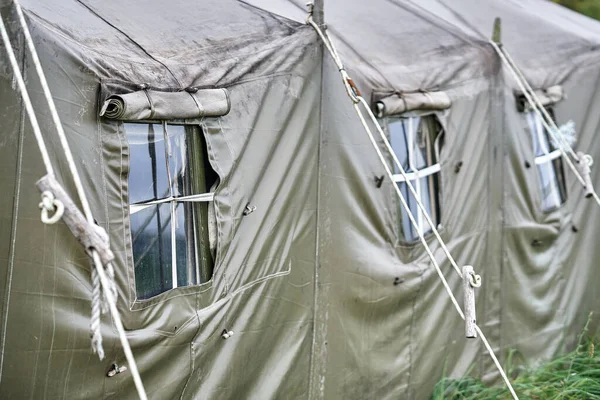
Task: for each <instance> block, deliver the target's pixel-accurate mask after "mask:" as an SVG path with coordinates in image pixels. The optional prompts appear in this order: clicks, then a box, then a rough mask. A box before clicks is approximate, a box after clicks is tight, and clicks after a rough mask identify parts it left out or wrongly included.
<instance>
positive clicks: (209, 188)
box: [120, 120, 220, 301]
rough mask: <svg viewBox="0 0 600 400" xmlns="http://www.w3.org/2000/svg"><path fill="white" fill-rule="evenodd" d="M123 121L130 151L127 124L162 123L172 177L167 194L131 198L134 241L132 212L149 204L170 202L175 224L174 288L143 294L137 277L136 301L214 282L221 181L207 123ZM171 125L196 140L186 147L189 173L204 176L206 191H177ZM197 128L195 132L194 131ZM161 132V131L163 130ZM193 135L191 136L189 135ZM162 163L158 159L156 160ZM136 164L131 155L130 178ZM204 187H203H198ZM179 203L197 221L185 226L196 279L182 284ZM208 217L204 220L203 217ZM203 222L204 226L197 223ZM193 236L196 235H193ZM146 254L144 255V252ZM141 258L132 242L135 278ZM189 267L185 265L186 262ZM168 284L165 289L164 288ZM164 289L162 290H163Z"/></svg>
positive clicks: (167, 168)
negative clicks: (216, 201)
mask: <svg viewBox="0 0 600 400" xmlns="http://www.w3.org/2000/svg"><path fill="white" fill-rule="evenodd" d="M120 124H121V126H122V129H123V131H124V134H125V139H126V140H127V145H128V147H129V148H130V154H131V144H130V139H129V137H128V133H127V125H130V124H136V125H145V126H150V125H154V126H155V127H159V128H160V129H162V140H164V143H165V144H164V151H165V160H164V161H165V163H164V164H163V165H162V169H163V172H165V173H166V175H167V181H168V186H169V189H168V192H167V193H166V197H159V196H160V195H159V194H157V195H156V198H155V199H153V200H147V201H139V202H136V203H131V200H129V201H128V209H129V212H128V218H129V219H130V222H129V226H130V229H129V232H130V235H131V240H132V245H133V239H134V232H133V230H132V226H131V216H132V215H133V214H135V213H137V212H139V211H142V210H144V209H147V208H149V207H152V206H160V205H166V204H169V205H170V207H169V210H170V211H169V215H170V217H169V221H168V223H170V224H171V238H170V242H171V287H170V288H164V287H163V285H160V286H159V287H157V288H156V290H155V291H151V294H149V295H148V296H144V297H140V293H139V292H138V282H137V279H134V282H135V288H136V289H135V296H136V301H139V300H141V301H148V300H152V299H154V298H156V297H157V296H161V295H164V294H166V293H169V292H171V291H172V290H174V289H177V288H188V287H199V286H202V285H204V284H206V283H208V282H210V281H211V280H212V277H213V272H214V256H213V254H212V253H213V251H212V246H211V234H210V230H211V220H210V219H211V217H212V218H214V217H215V213H214V210H212V212H211V209H210V208H211V206H212V207H214V203H213V202H214V197H215V191H216V188H217V186H218V184H219V182H220V177H219V175H218V174H217V172H216V171H215V169H214V168H213V167H212V165H210V162H209V153H208V144H207V142H206V135H205V127H204V126H203V125H202V124H201V123H198V122H197V121H194V122H187V121H179V120H159V121H154V120H150V121H146V120H139V121H138V120H136V121H120ZM168 126H182V127H183V128H184V135H185V136H186V139H187V138H188V137H190V138H191V140H192V144H191V145H190V147H189V148H187V149H186V158H187V162H188V163H190V165H189V167H188V168H189V170H188V173H190V174H193V175H194V176H196V178H200V176H201V181H202V183H199V184H198V186H201V185H203V186H204V188H205V191H204V192H202V193H194V194H190V195H182V196H179V195H176V194H175V193H174V190H175V188H174V184H173V182H174V179H177V176H176V175H175V176H174V175H173V173H172V172H173V171H171V165H170V164H171V161H170V157H172V155H171V154H170V151H171V149H172V144H171V141H172V139H173V138H172V137H170V136H169V129H168ZM192 132H194V133H192ZM159 135H160V134H159ZM188 135H189V136H188ZM199 150H200V151H201V152H202V156H201V157H192V155H196V154H198V151H199ZM201 163H204V165H202V166H199V164H201ZM156 165H157V166H158V163H157V164H156ZM132 167H133V164H132V160H131V156H130V159H129V175H128V182H129V176H130V175H131V170H132ZM207 168H210V170H208V169H207ZM194 170H196V171H197V172H193V171H194ZM211 172H212V173H213V174H214V178H215V179H214V182H211V183H209V182H207V175H208V174H209V173H211ZM194 176H190V178H189V179H190V180H195V178H194ZM188 182H189V184H190V185H194V182H190V181H188ZM154 184H156V182H155V183H154ZM183 184H184V185H186V182H185V181H184V182H183ZM128 190H129V191H130V190H131V188H130V185H129V184H128ZM190 190H191V191H192V192H194V191H195V190H194V189H193V188H191V189H190ZM198 190H199V191H200V189H198ZM130 193H131V192H129V193H128V198H129V199H131V195H130ZM202 204H206V209H205V210H200V207H201V206H202ZM179 205H183V213H184V219H186V218H188V214H189V213H190V211H191V218H190V220H191V221H192V224H193V225H194V226H193V227H191V229H189V230H188V229H185V244H186V250H185V251H186V254H187V256H186V258H187V257H189V255H190V254H191V253H189V252H190V251H193V253H194V257H193V259H194V261H193V262H194V264H195V265H194V268H195V273H194V277H195V279H194V282H193V283H189V284H186V285H179V283H178V272H179V270H180V267H181V266H180V265H178V263H177V262H178V261H177V249H176V245H177V238H176V232H177V224H176V223H172V222H171V221H177V212H178V210H177V209H178V207H179ZM132 207H135V208H136V209H134V210H133V212H132ZM191 207H193V209H192V210H189V209H190V208H191ZM159 214H160V211H157V213H156V216H157V218H158V217H159ZM203 220H204V221H203ZM197 225H200V226H197ZM190 236H192V237H191V238H190ZM157 240H160V235H157ZM190 243H191V246H193V247H194V249H193V250H192V249H190ZM142 258H143V255H142ZM139 259H140V258H138V257H136V254H135V253H134V251H133V246H132V260H133V269H134V278H135V276H136V263H137V260H139ZM163 267H164V266H163V265H158V266H156V268H160V269H162V268H163ZM184 267H185V266H184ZM187 279H188V280H189V279H190V273H189V272H188V274H187ZM163 288H164V290H163ZM161 290H162V291H161Z"/></svg>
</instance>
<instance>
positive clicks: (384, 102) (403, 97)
mask: <svg viewBox="0 0 600 400" xmlns="http://www.w3.org/2000/svg"><path fill="white" fill-rule="evenodd" d="M451 105H452V102H451V101H450V97H448V95H447V94H446V93H445V92H411V93H403V92H397V93H394V94H392V95H390V96H387V97H384V98H381V99H379V100H377V102H376V111H377V116H378V117H379V118H382V117H387V116H390V115H398V114H402V113H405V112H408V111H415V110H445V109H447V108H450V106H451Z"/></svg>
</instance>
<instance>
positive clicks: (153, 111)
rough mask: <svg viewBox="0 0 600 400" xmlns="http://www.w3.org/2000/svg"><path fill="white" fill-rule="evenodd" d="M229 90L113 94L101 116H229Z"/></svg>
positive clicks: (144, 91)
mask: <svg viewBox="0 0 600 400" xmlns="http://www.w3.org/2000/svg"><path fill="white" fill-rule="evenodd" d="M230 109H231V103H230V100H229V93H228V92H227V89H199V90H197V91H181V92H160V91H155V90H138V91H136V92H132V93H126V94H113V95H111V96H110V97H109V98H108V99H107V100H106V101H105V102H104V104H103V106H102V109H101V110H100V116H104V117H106V118H110V119H118V120H125V121H136V120H168V119H189V118H201V117H220V116H223V115H226V114H227V113H229V110H230Z"/></svg>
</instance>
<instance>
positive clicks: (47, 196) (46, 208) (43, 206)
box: [39, 190, 65, 225]
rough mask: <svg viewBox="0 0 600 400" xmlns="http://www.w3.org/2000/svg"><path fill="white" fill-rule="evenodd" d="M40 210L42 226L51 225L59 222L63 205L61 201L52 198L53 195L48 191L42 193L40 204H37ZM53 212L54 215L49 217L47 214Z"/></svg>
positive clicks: (62, 212) (63, 208) (63, 211)
mask: <svg viewBox="0 0 600 400" xmlns="http://www.w3.org/2000/svg"><path fill="white" fill-rule="evenodd" d="M39 207H40V210H42V215H41V219H42V222H43V223H44V224H48V225H52V224H55V223H57V222H58V221H60V219H61V218H62V216H63V214H64V213H65V205H64V204H63V202H62V201H60V200H57V199H56V198H54V194H52V192H50V191H48V190H47V191H45V192H44V193H42V202H41V203H40V204H39ZM51 212H54V215H52V216H49V213H51Z"/></svg>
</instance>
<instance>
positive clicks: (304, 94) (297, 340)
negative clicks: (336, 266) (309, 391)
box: [0, 1, 321, 399]
mask: <svg viewBox="0 0 600 400" xmlns="http://www.w3.org/2000/svg"><path fill="white" fill-rule="evenodd" d="M55 3H56V4H46V3H45V4H39V3H33V4H31V5H30V6H31V7H33V9H34V11H28V20H29V22H30V25H31V29H32V33H33V36H34V41H35V42H36V44H37V47H38V50H39V52H40V58H41V60H42V64H43V65H44V69H45V71H46V75H47V77H48V79H49V82H50V85H51V90H52V92H53V95H54V98H55V101H56V103H57V108H58V111H59V114H60V115H61V117H62V120H63V125H64V127H65V131H66V133H67V136H68V138H69V143H70V145H71V148H72V150H73V153H74V157H75V161H76V163H77V165H78V167H79V172H80V174H81V176H82V180H83V182H84V186H85V190H86V193H87V195H88V197H89V200H90V203H91V208H92V210H93V212H94V216H95V218H96V220H97V221H98V223H99V224H100V225H101V226H103V227H104V228H105V229H106V230H107V232H108V233H109V235H110V238H111V244H112V248H113V251H114V252H115V255H116V260H115V270H116V282H117V286H118V289H119V298H120V301H119V304H118V307H119V310H120V312H121V316H122V319H123V323H124V325H125V328H126V330H127V331H128V338H129V340H130V343H131V345H132V348H133V352H134V354H135V356H136V360H137V362H138V367H139V369H140V372H141V374H142V377H143V380H144V383H145V386H146V389H147V392H148V394H149V396H150V398H157V399H165V398H189V399H192V398H199V397H203V398H235V397H237V396H238V395H239V394H240V393H244V394H246V395H247V396H248V397H254V398H280V397H287V398H292V397H294V396H295V397H302V394H303V393H304V392H305V391H306V388H307V386H308V373H307V371H308V368H309V364H310V360H311V346H310V342H311V338H312V319H313V313H312V304H313V298H314V289H313V282H314V278H313V273H314V266H315V245H316V237H315V232H316V229H315V228H316V188H317V185H316V176H317V163H316V161H317V153H318V136H315V135H314V134H313V132H318V130H319V121H320V116H319V113H320V107H319V103H320V92H321V78H320V74H321V50H320V48H319V46H317V45H316V36H315V33H314V32H313V31H312V29H310V28H308V27H304V26H300V25H299V24H296V23H293V22H290V21H284V20H282V19H279V18H276V17H271V16H269V15H268V14H267V13H265V12H264V11H261V10H257V9H255V8H252V7H249V6H244V5H240V3H238V2H234V1H230V2H229V3H230V4H229V6H230V8H229V10H230V11H231V12H233V13H237V15H238V16H239V17H240V18H246V20H247V21H248V23H246V24H242V25H240V29H246V30H250V31H249V32H236V31H235V29H234V31H227V30H222V31H220V32H221V33H220V35H233V36H235V35H236V34H237V35H240V36H241V37H242V38H243V39H244V40H245V42H244V43H242V44H240V43H239V42H237V41H233V42H232V40H231V39H230V38H227V37H222V40H221V42H217V41H216V38H217V37H219V33H218V32H216V31H217V28H216V27H217V26H220V25H223V24H224V23H225V21H227V22H228V23H229V22H230V21H231V20H232V19H231V18H230V17H231V15H228V14H226V13H225V15H221V17H220V18H223V20H219V19H218V18H217V19H216V20H215V21H213V22H212V23H207V24H205V26H204V29H212V36H211V37H212V38H213V39H214V40H215V41H214V42H212V43H209V42H206V43H203V44H201V43H196V46H197V49H202V51H200V52H198V51H197V52H195V53H194V56H195V57H199V61H198V62H195V61H194V60H193V59H190V58H189V56H188V58H187V60H188V61H187V62H185V63H184V62H183V61H185V60H186V56H185V54H182V53H178V54H169V53H165V51H164V49H165V48H169V49H171V50H173V51H174V50H175V49H176V48H177V43H166V44H165V43H162V44H163V45H164V46H165V47H164V48H161V47H160V46H159V44H158V42H157V43H154V42H153V41H152V40H148V39H147V38H146V37H145V36H144V35H143V34H141V33H140V32H137V31H135V30H134V28H133V26H136V27H137V28H136V29H138V28H140V27H147V26H151V25H152V26H153V24H154V22H153V21H152V20H150V21H146V22H145V24H144V23H142V22H140V21H138V22H137V25H127V24H121V23H120V20H119V18H118V17H117V16H116V15H113V16H111V17H110V19H112V21H113V22H114V21H117V22H118V23H116V25H117V26H123V27H124V29H125V30H127V31H128V32H127V37H125V36H124V35H123V34H122V33H121V32H120V31H119V30H118V29H115V28H113V27H111V26H110V25H108V24H107V23H106V22H104V21H102V20H100V19H98V17H97V16H95V14H94V12H91V11H90V10H88V8H87V7H82V5H81V4H80V3H76V2H74V3H73V4H71V5H70V6H71V7H69V6H67V5H65V4H64V3H61V2H55ZM59 3H60V4H59ZM180 3H182V2H180ZM213 3H215V4H216V3H219V4H221V2H213ZM215 4H205V5H203V7H205V8H206V9H210V8H211V7H213V8H214V7H215ZM159 5H161V6H162V2H155V4H154V10H155V11H156V9H157V7H159ZM54 6H56V7H54ZM174 6H176V4H173V3H172V2H171V4H170V5H166V6H163V7H174ZM225 6H226V5H222V4H221V5H220V6H219V9H221V8H223V9H224V10H225V9H227V7H225ZM177 9H180V10H181V9H183V7H182V5H181V4H179V5H178V8H177ZM73 10H77V11H73ZM98 10H100V11H98ZM95 11H97V12H100V13H104V15H105V16H107V15H108V16H110V13H111V12H113V11H114V12H115V13H116V10H113V9H111V7H110V6H109V5H107V7H106V8H104V7H102V8H100V7H99V8H98V9H97V10H95ZM120 11H121V12H123V13H125V11H127V10H125V11H123V10H122V9H121V10H120ZM202 12H203V10H202V9H201V8H199V9H196V10H195V15H194V13H192V14H191V15H188V16H187V17H186V18H187V22H191V21H192V20H194V19H197V17H198V15H201V14H202ZM61 13H63V14H61ZM71 14H75V16H76V17H78V18H79V19H78V20H77V21H71V23H68V22H67V20H69V19H70V17H71V16H72V15H71ZM57 16H60V18H63V20H60V21H58V22H57V21H56V17H57ZM154 17H155V18H162V17H164V13H163V14H162V15H161V14H160V13H158V14H156V15H154ZM86 18H87V21H86ZM106 18H108V17H106ZM132 18H135V16H134V15H133V13H132ZM178 18H182V17H178ZM86 22H89V24H87V26H84V25H85V23H86ZM163 22H164V21H163ZM184 22H185V21H184ZM69 24H70V25H71V27H72V29H71V30H68V29H67V27H68V26H69ZM249 27H250V28H249ZM167 28H168V29H167ZM267 28H268V30H269V31H270V33H271V35H270V36H266V35H265V33H264V30H265V29H267ZM144 29H147V28H144ZM161 29H162V31H161V32H162V34H164V35H165V36H166V37H168V38H169V39H171V40H174V39H173V37H174V35H175V36H177V35H179V38H180V39H181V40H183V42H184V44H185V45H186V46H190V43H191V42H190V40H192V39H191V37H190V38H188V39H187V40H186V38H185V37H181V35H182V34H183V35H185V34H190V35H192V36H194V37H196V36H195V35H197V39H195V40H200V38H204V37H207V34H206V33H204V34H202V33H201V32H199V31H192V32H189V31H183V33H182V32H181V30H180V28H179V25H178V26H173V25H169V26H167V25H166V23H165V26H162V27H161ZM252 29H254V30H255V31H254V32H252ZM16 31H17V27H15V32H16ZM167 31H168V32H167ZM174 31H178V33H177V34H175V33H173V32H174ZM86 35H89V37H87V36H86ZM92 35H99V36H103V37H104V41H101V42H100V43H94V42H93V39H92V37H91V36H92ZM13 36H14V37H15V38H17V37H18V35H16V34H15V35H13ZM78 40H79V41H78ZM227 43H230V44H232V45H233V46H234V47H232V48H230V49H229V50H225V48H224V47H223V46H224V45H226V44H227ZM136 44H137V45H136ZM202 45H203V46H202ZM211 45H212V48H211ZM235 45H237V46H238V47H235ZM88 46H91V47H88ZM173 46H175V49H173V48H172V47H173ZM179 46H180V47H181V44H179ZM219 46H221V47H219ZM141 49H144V50H143V51H142V50H141ZM3 51H4V50H3ZM189 52H190V50H189V49H188V54H189ZM146 53H148V54H151V53H153V55H152V56H150V57H149V56H148V55H147V54H146ZM157 54H159V55H157ZM161 55H162V56H161ZM209 56H212V57H216V58H219V59H218V61H217V60H214V61H212V62H208V63H206V62H203V61H204V59H205V58H206V57H209ZM163 57H164V58H163ZM240 59H241V60H243V61H240ZM2 60H3V61H2V63H3V64H2V71H4V73H3V75H2V80H1V82H0V90H1V92H2V93H3V94H5V96H3V97H2V98H3V99H5V101H6V102H7V107H6V109H5V111H4V115H5V116H6V119H5V120H4V125H3V127H4V128H5V132H4V134H3V138H4V139H2V140H3V142H2V153H3V157H1V158H2V168H3V172H4V171H5V173H4V174H3V179H5V180H6V181H5V182H4V181H3V182H4V186H3V191H2V199H3V200H2V204H3V205H5V207H4V208H3V211H2V221H6V223H3V224H2V228H1V229H2V231H1V232H2V235H1V237H2V238H5V239H6V240H3V241H2V251H3V253H2V260H3V263H2V269H1V272H0V276H2V283H3V285H2V291H3V294H5V296H3V297H2V299H3V306H4V310H5V314H3V318H6V324H5V325H4V326H5V327H6V331H5V332H6V336H5V337H3V338H2V343H1V353H2V365H3V369H2V375H1V381H0V397H1V398H63V397H64V398H134V397H135V389H134V387H133V385H132V381H131V374H130V373H129V372H126V373H122V374H119V375H117V376H115V377H113V378H107V377H106V373H107V371H108V370H109V369H110V367H111V365H112V363H113V362H116V363H117V364H119V365H122V364H125V360H124V359H123V353H122V349H121V346H120V344H119V341H118V338H117V335H116V332H115V330H114V327H113V326H112V324H111V323H110V322H109V321H110V320H109V317H108V316H105V317H104V318H103V326H102V333H103V337H104V343H103V344H104V349H105V352H106V357H105V359H104V360H103V361H98V359H97V356H95V355H93V354H92V353H91V349H90V337H89V315H90V298H91V282H90V265H89V263H88V260H87V257H86V256H85V254H84V253H83V251H82V250H81V249H80V247H79V245H78V244H77V243H76V242H75V239H74V238H73V237H72V235H71V234H70V232H69V231H68V230H67V228H66V227H65V226H64V225H63V224H56V225H43V224H42V223H41V222H40V219H39V209H38V203H39V199H40V194H39V192H38V191H37V189H36V187H35V182H36V180H37V179H39V178H40V177H41V176H43V174H44V169H43V165H42V163H41V158H40V155H39V151H38V149H37V146H36V143H35V140H34V137H33V133H32V131H31V128H30V126H29V124H28V123H26V122H23V119H22V113H23V111H22V110H21V105H20V103H19V102H18V97H17V96H15V94H14V93H15V92H14V87H13V85H12V74H11V73H10V72H9V69H8V68H9V67H8V65H7V64H6V63H7V61H6V59H5V58H2ZM156 60H158V61H156ZM201 61H202V62H201ZM211 63H212V64H211ZM216 64H218V65H219V68H218V69H217V68H214V65H216ZM25 66H26V67H25V74H26V76H27V80H28V88H29V91H30V93H31V94H32V97H33V101H34V107H35V109H36V110H37V111H38V112H37V113H38V118H39V120H40V125H41V126H42V127H43V129H44V136H45V137H46V138H47V145H48V147H49V150H50V153H51V156H52V161H53V163H54V165H55V167H56V169H57V175H58V178H59V179H60V181H61V182H64V183H65V187H66V189H67V191H68V192H69V193H71V194H72V195H73V196H74V194H75V191H74V190H73V187H72V184H71V177H70V174H69V172H68V170H67V167H66V164H65V159H64V154H63V151H62V150H61V148H60V146H59V144H58V140H56V139H55V136H54V135H55V132H54V129H53V125H52V122H51V118H50V116H49V114H48V112H47V106H46V104H45V101H44V100H43V96H42V95H41V88H40V86H39V82H38V80H37V78H35V74H34V70H33V68H32V64H31V60H30V59H29V58H27V59H26V61H25ZM130 83H133V84H139V83H146V84H150V85H151V86H155V87H179V85H181V86H182V87H188V86H194V85H198V86H202V85H215V84H216V83H217V84H218V85H219V87H226V88H227V89H228V90H229V92H230V96H231V101H232V104H234V106H233V108H232V111H231V112H230V113H229V114H228V115H227V116H225V117H222V118H219V119H205V120H200V121H197V123H198V124H200V126H201V127H202V128H203V133H204V135H205V138H206V141H207V142H208V153H209V157H210V162H211V164H212V166H213V168H214V169H215V170H216V171H217V173H218V174H219V176H220V180H221V183H220V186H219V188H218V189H217V192H216V198H215V203H216V208H217V210H218V211H217V221H218V231H219V239H218V248H217V258H216V262H215V268H214V269H215V271H214V276H213V279H212V280H211V281H210V282H208V283H205V284H203V285H200V286H194V287H183V288H177V289H174V290H171V291H169V292H166V293H164V294H161V295H159V296H156V297H153V298H152V299H150V300H147V301H141V300H136V299H135V283H134V269H133V260H132V251H131V237H130V228H129V217H128V201H129V199H128V195H127V191H128V180H127V178H128V172H129V150H128V145H127V140H126V136H125V132H124V130H123V128H122V125H121V123H119V122H114V121H107V120H104V119H101V118H99V117H98V110H99V109H98V106H99V97H100V95H101V93H102V92H103V90H104V89H105V88H109V87H110V88H115V87H117V88H118V87H119V86H123V87H124V85H126V84H130ZM175 85H177V86H175ZM9 101H10V102H11V104H10V105H9V104H8V102H9ZM11 110H12V112H10V111H11ZM192 122H193V121H192ZM22 127H24V129H23V128H22ZM9 129H10V130H9ZM20 139H22V140H24V143H23V146H21V147H20V149H21V153H19V152H18V149H17V145H18V141H19V140H20ZM17 157H20V158H22V160H23V165H22V169H21V171H20V173H19V174H17ZM15 182H16V184H17V185H18V186H19V187H20V195H19V196H18V197H15V199H14V201H15V203H14V205H13V198H12V193H13V190H14V188H15ZM4 187H6V190H5V189H4ZM248 203H250V204H251V205H255V206H256V211H255V212H253V213H252V214H250V215H247V216H244V215H243V211H244V208H245V206H246V204H248ZM13 206H14V209H15V212H14V213H13ZM11 222H13V223H14V224H15V228H14V229H15V235H14V236H12V237H11V233H10V232H11ZM12 240H14V244H15V245H14V249H13V250H11V249H9V248H8V246H9V245H10V244H11V243H12ZM11 251H12V252H11ZM5 253H6V254H5ZM7 277H8V278H10V280H9V281H8V280H7V281H5V279H6V278H7ZM9 282H10V284H8V283H9ZM223 329H227V330H232V331H234V333H235V334H234V336H233V337H231V338H230V339H228V340H224V339H222V338H221V332H222V331H223Z"/></svg>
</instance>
